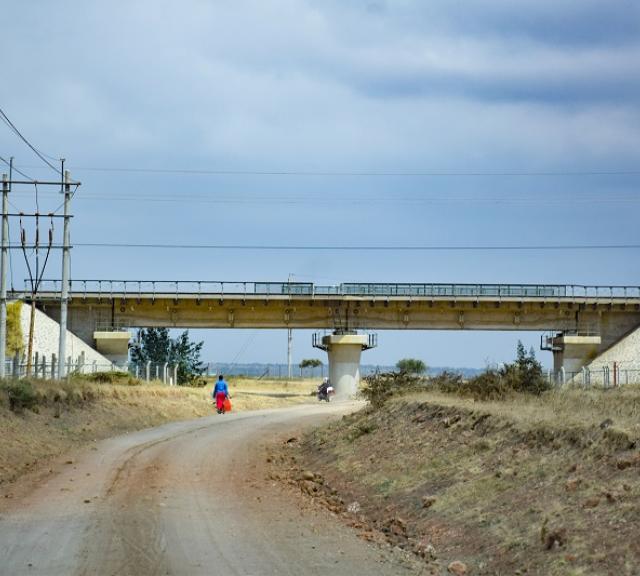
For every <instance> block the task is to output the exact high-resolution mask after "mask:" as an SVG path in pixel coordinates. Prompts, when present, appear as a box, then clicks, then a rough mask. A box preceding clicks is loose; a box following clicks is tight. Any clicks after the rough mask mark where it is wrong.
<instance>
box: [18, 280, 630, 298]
mask: <svg viewBox="0 0 640 576" xmlns="http://www.w3.org/2000/svg"><path fill="white" fill-rule="evenodd" d="M60 291H61V281H60V280H46V279H45V280H43V281H42V283H41V285H40V292H41V293H45V294H46V293H49V294H51V293H52V292H54V293H55V292H60ZM70 292H71V293H72V295H73V296H76V297H77V296H82V295H92V296H93V295H96V294H98V295H100V296H104V297H111V296H126V297H132V298H133V297H136V295H139V296H142V295H144V296H148V295H150V294H151V295H153V296H158V297H167V296H172V297H176V298H177V297H180V296H196V297H198V296H202V297H224V296H227V295H229V296H242V295H244V296H311V297H313V296H371V297H423V298H424V297H427V298H458V297H460V298H551V299H561V298H562V299H640V286H585V285H577V284H569V285H559V284H439V283H431V284H416V283H389V284H385V283H344V284H339V285H335V286H316V285H315V284H312V283H309V282H217V281H199V280H193V281H188V280H179V281H175V282H172V281H166V280H160V281H151V280H72V281H70ZM29 293H30V290H29V289H28V286H27V281H25V289H24V294H29Z"/></svg>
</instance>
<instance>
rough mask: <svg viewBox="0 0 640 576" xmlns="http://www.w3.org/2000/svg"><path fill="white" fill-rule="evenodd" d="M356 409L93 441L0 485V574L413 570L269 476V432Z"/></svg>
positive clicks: (183, 425) (235, 418)
mask: <svg viewBox="0 0 640 576" xmlns="http://www.w3.org/2000/svg"><path fill="white" fill-rule="evenodd" d="M348 409H349V408H348V406H345V405H343V406H340V405H338V404H336V405H332V406H327V405H323V406H301V407H296V408H290V409H285V410H270V411H261V412H251V413H239V414H227V415H225V416H214V417H210V418H204V419H200V420H195V421H190V422H180V423H174V424H169V425H165V426H161V427H159V428H153V429H150V430H145V431H142V432H139V433H135V434H130V435H126V436H121V437H118V438H113V439H110V440H108V441H104V442H101V443H98V444H95V445H94V447H93V448H92V449H90V450H86V451H85V452H84V453H82V454H79V455H78V456H77V457H75V458H74V460H73V461H71V462H70V461H66V462H65V461H64V460H63V461H60V462H59V463H58V464H56V465H54V468H53V471H52V472H51V473H50V474H48V475H47V476H46V477H45V478H42V479H41V481H39V482H37V483H35V484H36V485H35V486H33V487H32V488H29V487H25V486H23V487H22V488H20V489H16V488H15V487H14V488H13V490H14V494H4V495H2V496H5V497H2V498H0V500H1V501H0V574H2V575H5V574H6V575H12V576H15V575H22V574H25V575H30V576H31V575H47V576H54V575H65V576H66V575H70V574H75V575H88V574H109V575H111V574H113V575H116V574H117V575H121V574H122V575H128V574H131V575H134V574H135V575H151V574H153V575H165V574H174V575H177V574H188V575H191V574H193V575H199V574H216V575H227V574H228V575H236V574H237V575H240V574H242V575H287V574H291V575H307V574H314V575H315V574H318V575H319V574H331V575H342V574H344V575H347V574H349V575H360V574H362V575H363V576H364V575H367V576H368V575H371V574H380V575H385V574H389V575H390V574H404V573H405V570H406V569H405V568H403V567H402V566H399V565H394V564H392V563H390V561H388V560H383V559H382V557H381V552H380V551H379V550H378V549H376V548H375V547H373V546H371V545H369V544H367V543H366V542H364V541H362V540H360V539H359V538H357V536H356V535H355V534H354V533H353V532H352V531H350V530H349V529H348V528H345V527H343V526H341V525H340V524H339V522H338V521H337V520H335V519H333V518H332V517H330V516H329V515H328V514H326V513H323V512H322V511H317V512H309V511H305V512H304V513H303V512H302V511H301V509H300V508H299V507H298V506H297V505H296V502H295V501H294V500H295V498H293V499H292V497H291V494H287V493H286V492H282V488H281V486H280V485H277V484H276V483H275V482H270V481H267V480H265V475H264V470H263V466H264V460H265V456H264V450H263V446H264V444H265V443H266V442H267V441H269V439H270V438H273V437H274V435H278V434H283V433H286V432H288V431H289V430H295V429H296V428H298V427H300V426H301V425H304V424H308V423H311V422H317V423H321V422H322V421H323V420H326V419H329V418H333V417H335V415H336V414H339V413H340V412H343V411H346V410H348ZM5 491H6V490H5ZM19 491H21V492H23V493H22V494H20V493H18V492H19Z"/></svg>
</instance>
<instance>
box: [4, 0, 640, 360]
mask: <svg viewBox="0 0 640 576" xmlns="http://www.w3.org/2000/svg"><path fill="white" fill-rule="evenodd" d="M3 23H4V26H3V34H2V35H1V36H0V54H2V70H3V80H4V81H3V82H2V85H1V87H0V106H1V107H2V109H3V110H4V111H5V113H6V114H7V115H8V116H9V118H11V120H12V121H13V122H14V124H15V125H16V126H17V127H18V128H19V129H20V130H21V131H22V133H23V134H24V135H25V136H26V137H27V138H28V139H29V140H30V141H32V142H33V143H34V144H35V145H36V147H38V148H39V149H40V150H42V151H43V152H45V153H46V154H48V155H51V156H52V157H54V158H59V157H65V158H66V159H67V161H68V165H69V167H70V168H71V170H72V172H73V176H74V177H75V178H77V179H79V180H81V181H82V183H83V185H82V187H81V189H80V191H79V192H78V194H77V195H76V197H75V198H74V208H73V212H74V214H75V215H76V218H75V219H74V221H73V233H72V239H73V241H74V242H76V243H88V242H131V243H140V242H145V243H178V244H203V243H209V244H211V243H214V244H221V243H222V244H224V243H229V244H247V245H268V244H271V245H274V244H284V245H307V246H310V245H315V246H318V245H331V244H340V245H352V246H353V245H383V246H399V245H436V246H468V245H500V246H513V245H541V244H545V245H546V244H555V245H584V244H591V245H593V244H595V245H598V244H608V245H611V244H637V243H638V240H639V239H638V217H639V216H640V195H639V194H638V184H639V183H640V172H639V160H640V66H638V63H639V62H640V4H638V2H636V1H632V0H614V1H611V0H606V1H605V0H571V1H570V0H553V1H551V0H535V1H534V0H519V1H518V2H513V1H510V0H466V1H453V0H422V1H418V0H415V1H412V0H395V1H388V2H387V1H383V0H351V1H348V0H343V1H338V0H325V1H312V0H306V1H305V0H298V1H294V0H253V1H251V0H228V1H222V0H220V1H216V0H209V1H204V0H203V1H195V0H183V1H181V2H177V1H173V2H169V1H161V0H137V1H136V0H133V1H126V2H125V1H109V2H107V1H96V2H81V1H65V0H61V1H56V2H53V1H51V0H49V1H47V0H30V1H29V2H12V3H7V5H6V6H4V7H3ZM0 155H1V156H2V157H3V158H8V157H9V156H14V157H15V158H16V160H15V161H16V163H17V166H18V167H20V168H21V169H22V170H23V171H24V172H25V173H27V174H28V175H30V176H34V177H39V178H44V177H47V176H48V177H55V174H53V172H52V171H50V170H49V169H48V168H47V167H46V166H44V164H43V163H42V162H40V160H39V159H38V158H37V157H36V156H35V155H33V154H32V153H31V151H30V150H29V149H28V148H26V147H25V146H24V144H23V143H21V142H20V141H19V140H18V139H17V138H16V137H15V135H13V134H12V133H11V132H10V131H9V130H8V129H7V128H6V126H5V125H3V124H0ZM39 200H40V207H41V209H46V208H53V207H56V206H57V205H58V204H59V202H60V199H59V197H57V196H55V195H47V194H46V193H45V192H44V191H40V196H39ZM34 201H35V199H34V193H33V190H31V189H29V190H27V189H25V190H24V191H23V192H21V193H16V195H15V196H14V198H13V202H14V204H15V205H17V206H18V207H19V208H21V209H23V210H29V209H33V208H34ZM13 264H14V266H13V274H14V281H15V283H16V284H21V282H22V278H23V277H24V271H23V269H22V267H21V264H20V262H19V260H17V259H16V261H15V262H14V263H13ZM51 266H52V268H51V269H50V271H51V274H50V275H53V276H57V275H59V262H57V261H54V262H52V263H51ZM289 276H292V277H293V278H294V279H296V280H301V281H313V282H316V283H318V284H334V283H339V282H350V281H380V282H394V281H403V282H512V283H569V284H572V283H575V284H607V285H608V284H633V285H638V284H640V265H639V264H638V251H637V250H635V251H634V250H622V249H617V250H580V251H579V250H564V251H553V252H550V251H526V252H522V251H487V252H468V251H456V252H450V251H443V252H429V251H424V252H401V251H398V252H383V253H380V252H328V251H296V252H278V251H257V250H243V251H224V250H192V251H184V250H165V251H158V250H155V251H154V250H149V249H128V250H124V249H113V248H110V249H108V248H102V249H97V250H93V251H92V250H90V249H88V248H82V247H78V248H76V249H74V252H73V261H72V277H73V278H76V279H79V278H113V279H115V278H121V279H166V280H176V279H189V280H191V279H202V280H273V281H282V280H286V279H287V278H288V277H289ZM195 334H196V336H197V337H198V338H203V339H204V340H205V342H206V347H205V354H204V356H205V358H206V359H207V360H211V361H230V360H233V359H236V360H237V361H238V362H244V361H265V362H275V361H284V360H285V359H286V337H285V335H284V333H283V332H256V333H251V332H248V331H245V332H243V331H228V332H214V331H209V332H200V331H199V332H197V333H195ZM518 338H522V339H523V340H524V341H525V342H526V343H527V344H531V345H534V346H537V344H538V343H539V334H514V333H500V334H486V333H469V332H465V333H459V332H455V333H454V332H452V333H445V334H441V333H429V332H423V333H384V334H382V335H381V336H380V347H379V348H378V349H377V350H374V351H370V352H368V353H367V355H366V357H363V361H364V362H371V363H394V362H395V361H396V360H397V359H398V358H399V357H402V356H415V357H420V358H422V359H424V360H425V361H426V362H427V363H429V364H431V365H457V366H482V365H483V364H485V363H486V362H498V361H503V360H508V359H510V358H511V357H512V356H513V351H514V349H515V343H516V340H517V339H518ZM314 355H317V354H316V353H315V352H314V351H313V350H312V349H311V346H310V334H309V333H307V332H300V333H299V334H297V335H296V338H295V343H294V359H295V360H300V359H301V358H304V357H309V356H314ZM542 357H543V359H545V360H546V361H547V362H548V360H550V359H546V358H545V356H544V354H543V356H542Z"/></svg>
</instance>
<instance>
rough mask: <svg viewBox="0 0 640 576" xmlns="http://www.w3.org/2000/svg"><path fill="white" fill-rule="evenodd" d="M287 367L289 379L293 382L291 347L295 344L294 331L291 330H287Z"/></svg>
mask: <svg viewBox="0 0 640 576" xmlns="http://www.w3.org/2000/svg"><path fill="white" fill-rule="evenodd" d="M287 332H288V334H287V367H288V379H289V380H291V347H292V344H293V330H291V328H289V329H288V330H287Z"/></svg>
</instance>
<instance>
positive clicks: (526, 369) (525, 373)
mask: <svg viewBox="0 0 640 576" xmlns="http://www.w3.org/2000/svg"><path fill="white" fill-rule="evenodd" d="M500 376H501V377H502V378H504V379H505V381H506V382H507V385H508V386H509V387H510V388H512V389H513V390H517V391H519V392H529V393H533V394H540V393H541V392H544V391H545V390H548V389H549V386H550V384H549V383H548V382H547V380H546V379H545V377H544V375H543V370H542V364H540V362H538V360H537V359H536V353H535V352H534V350H533V348H531V349H530V350H529V353H528V354H527V351H526V350H525V347H524V344H522V342H521V341H520V340H518V345H517V347H516V361H515V362H513V363H511V364H505V366H504V367H503V368H502V369H501V370H500Z"/></svg>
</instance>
